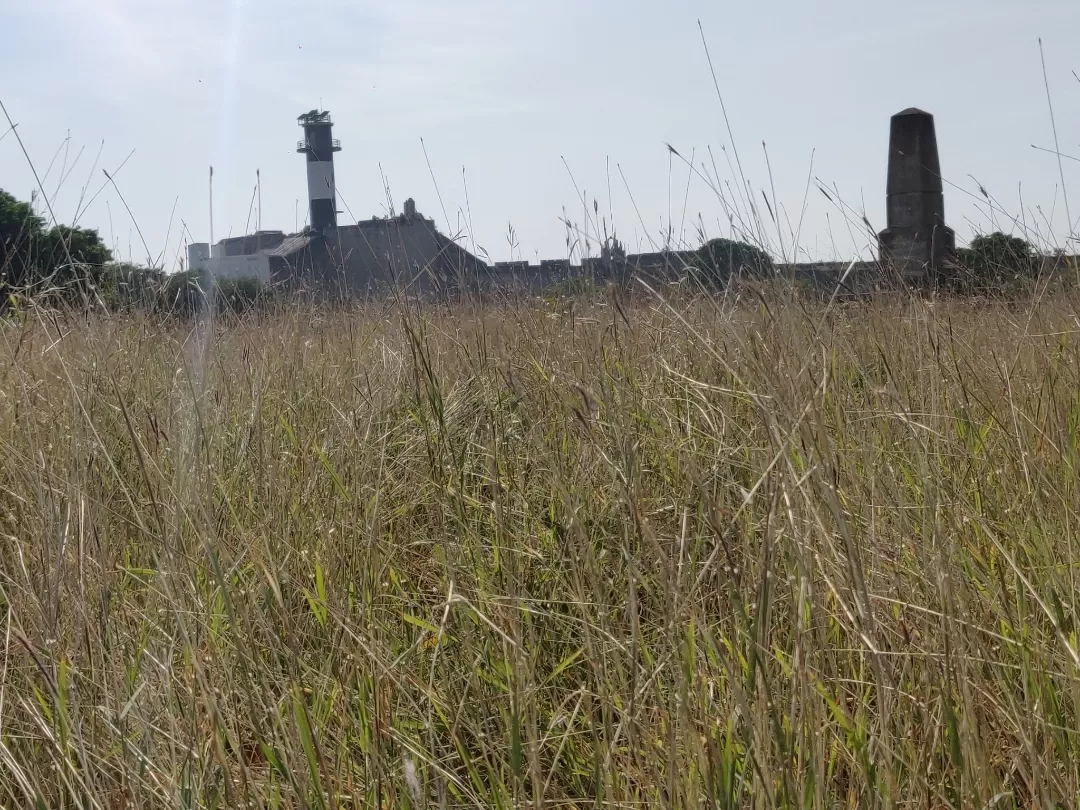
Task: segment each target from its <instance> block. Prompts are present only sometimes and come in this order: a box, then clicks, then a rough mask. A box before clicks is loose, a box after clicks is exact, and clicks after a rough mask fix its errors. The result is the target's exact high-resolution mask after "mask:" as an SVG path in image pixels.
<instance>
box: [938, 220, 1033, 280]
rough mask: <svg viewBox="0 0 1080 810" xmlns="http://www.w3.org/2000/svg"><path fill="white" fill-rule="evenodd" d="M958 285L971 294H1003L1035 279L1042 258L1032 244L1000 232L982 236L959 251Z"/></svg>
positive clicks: (957, 259)
mask: <svg viewBox="0 0 1080 810" xmlns="http://www.w3.org/2000/svg"><path fill="white" fill-rule="evenodd" d="M956 264H957V269H958V271H959V272H958V273H957V274H956V278H955V282H956V285H957V286H959V287H960V288H961V289H963V290H966V291H970V292H990V291H1000V290H1003V289H1005V288H1007V287H1011V286H1016V285H1021V284H1023V283H1024V282H1026V281H1030V280H1032V279H1034V278H1035V277H1036V276H1037V275H1038V274H1039V270H1040V268H1041V266H1042V257H1041V256H1040V255H1039V253H1038V252H1037V251H1036V250H1035V248H1034V247H1032V245H1031V243H1030V242H1028V241H1026V240H1024V239H1021V238H1020V237H1018V236H1011V235H1009V234H1006V233H1002V232H1001V231H995V232H994V233H991V234H986V235H979V236H976V237H975V238H974V239H972V240H971V243H970V244H969V245H968V247H966V248H961V249H959V250H957V251H956Z"/></svg>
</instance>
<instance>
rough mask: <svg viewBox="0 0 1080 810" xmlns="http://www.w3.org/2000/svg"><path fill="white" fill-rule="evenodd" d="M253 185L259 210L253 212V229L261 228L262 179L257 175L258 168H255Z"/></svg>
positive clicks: (258, 229) (259, 229)
mask: <svg viewBox="0 0 1080 810" xmlns="http://www.w3.org/2000/svg"><path fill="white" fill-rule="evenodd" d="M255 187H256V188H257V189H258V191H259V210H258V211H257V212H256V214H255V230H257V231H261V230H262V179H261V178H260V177H259V170H258V169H256V170H255Z"/></svg>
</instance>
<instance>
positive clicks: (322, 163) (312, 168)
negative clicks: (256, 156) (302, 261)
mask: <svg viewBox="0 0 1080 810" xmlns="http://www.w3.org/2000/svg"><path fill="white" fill-rule="evenodd" d="M296 122H297V123H298V124H299V125H300V126H302V127H303V128H304V140H302V141H300V142H299V143H298V144H296V151H297V152H303V153H304V154H306V155H307V187H308V204H309V205H310V207H311V228H312V230H315V231H317V232H319V233H322V232H323V231H325V230H326V229H327V228H336V227H337V197H336V194H335V192H334V152H340V151H341V142H340V141H338V140H335V139H334V138H333V137H331V130H332V129H333V126H334V123H333V121H331V120H330V112H329V111H328V110H322V111H319V110H312V111H311V112H308V113H304V114H303V115H301V116H300V117H299V118H297V119H296Z"/></svg>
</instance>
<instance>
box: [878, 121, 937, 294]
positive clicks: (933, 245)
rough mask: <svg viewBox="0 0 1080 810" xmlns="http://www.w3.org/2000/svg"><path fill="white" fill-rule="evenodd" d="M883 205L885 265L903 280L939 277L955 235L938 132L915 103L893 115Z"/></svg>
mask: <svg viewBox="0 0 1080 810" xmlns="http://www.w3.org/2000/svg"><path fill="white" fill-rule="evenodd" d="M885 207H886V217H887V224H888V227H887V228H886V229H885V230H884V231H882V232H881V234H880V235H879V237H878V240H879V251H880V258H881V262H882V264H884V265H886V266H888V267H891V268H892V269H893V270H895V271H896V272H897V273H899V274H900V276H901V277H902V278H904V279H905V280H911V281H919V280H923V279H928V278H929V279H933V278H936V277H937V274H938V272H939V271H940V270H941V268H942V264H943V263H944V261H945V259H946V258H947V257H948V256H949V255H950V254H952V252H953V251H954V250H955V249H956V234H955V233H954V232H953V230H952V229H951V228H949V227H948V226H947V225H946V224H945V195H944V193H943V188H942V183H941V162H940V161H939V159H938V148H937V133H936V132H935V130H934V116H932V115H931V114H930V113H928V112H923V111H922V110H917V109H915V108H914V107H912V108H910V109H907V110H904V111H903V112H900V113H897V114H896V115H894V116H893V117H892V123H891V126H890V130H889V176H888V182H887V183H886V187H885Z"/></svg>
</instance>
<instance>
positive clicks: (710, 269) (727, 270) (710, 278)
mask: <svg viewBox="0 0 1080 810" xmlns="http://www.w3.org/2000/svg"><path fill="white" fill-rule="evenodd" d="M697 259H698V270H699V271H700V273H701V277H702V281H704V282H706V283H711V284H724V283H726V282H727V280H728V278H730V277H731V276H732V275H735V274H742V275H748V276H751V277H755V278H756V277H763V276H768V275H771V274H772V271H773V263H772V258H771V257H770V256H769V254H768V253H766V252H765V251H763V250H762V249H761V248H758V247H755V246H754V245H749V244H747V243H746V242H737V241H734V240H732V239H710V240H709V241H708V242H706V243H705V244H703V245H702V246H701V247H700V248H698V251H697Z"/></svg>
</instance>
